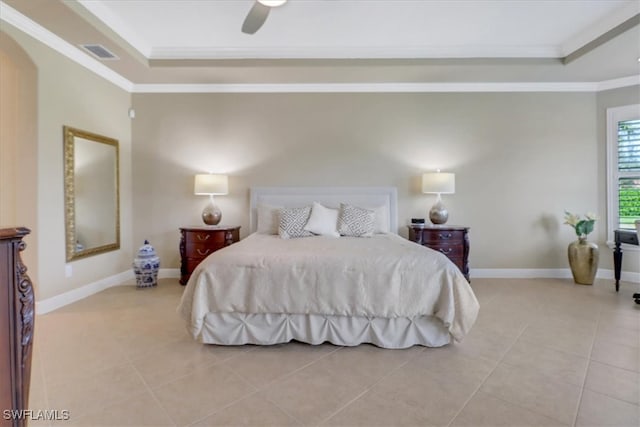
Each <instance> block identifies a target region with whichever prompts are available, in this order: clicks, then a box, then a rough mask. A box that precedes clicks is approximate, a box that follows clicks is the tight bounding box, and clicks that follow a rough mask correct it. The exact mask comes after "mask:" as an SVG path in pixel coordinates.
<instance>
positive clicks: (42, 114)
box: [2, 25, 133, 299]
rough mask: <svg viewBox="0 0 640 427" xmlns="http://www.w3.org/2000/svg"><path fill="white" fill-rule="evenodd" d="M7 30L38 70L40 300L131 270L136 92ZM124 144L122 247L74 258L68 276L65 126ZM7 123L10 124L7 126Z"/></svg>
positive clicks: (122, 145) (12, 29) (38, 283)
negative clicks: (133, 106)
mask: <svg viewBox="0 0 640 427" xmlns="http://www.w3.org/2000/svg"><path fill="white" fill-rule="evenodd" d="M3 30H4V31H5V32H6V33H7V34H8V35H9V36H10V37H12V38H13V39H14V40H16V41H17V43H18V44H19V45H20V46H21V47H22V48H23V49H24V50H25V51H26V52H27V53H28V54H29V56H30V57H31V59H32V60H33V62H34V63H35V65H36V67H37V69H38V112H37V114H38V143H37V149H38V151H37V165H38V198H37V217H38V224H37V230H38V233H37V236H36V238H37V241H38V259H39V262H38V267H39V274H38V277H37V278H34V277H32V279H34V281H35V282H37V286H38V294H37V298H38V299H43V298H49V297H52V296H55V295H58V294H61V293H64V292H67V291H70V290H72V289H74V288H77V287H80V286H83V285H86V284H88V283H92V282H94V281H97V280H100V279H104V278H105V277H109V276H112V275H114V274H117V273H121V272H123V271H126V270H128V269H129V268H130V265H131V260H132V258H133V254H132V249H131V239H130V236H131V217H132V210H131V123H130V119H129V118H128V115H127V111H128V108H129V106H130V101H131V95H130V94H129V93H127V92H125V91H123V90H122V89H120V88H118V87H116V86H114V85H113V84H111V83H109V82H107V81H105V80H104V79H102V78H101V77H98V76H97V75H96V74H94V73H92V72H91V71H88V70H86V69H85V68H83V67H81V66H79V65H78V64H76V63H74V62H72V61H71V60H69V59H67V58H66V57H63V56H62V55H60V54H58V53H56V52H55V51H53V50H52V49H49V48H48V47H46V46H44V45H43V44H41V43H39V42H37V41H35V40H33V39H32V38H30V37H29V36H27V35H25V34H24V33H22V32H20V31H17V30H15V29H14V28H13V27H11V26H9V25H4V26H3ZM63 125H69V126H73V127H76V128H79V129H83V130H87V131H90V132H94V133H98V134H101V135H105V136H108V137H111V138H115V139H118V140H119V142H120V182H121V194H120V197H121V203H122V207H121V211H120V215H121V233H122V237H123V239H122V245H121V249H120V250H118V251H113V252H109V253H107V254H102V255H96V256H92V257H89V258H86V259H82V260H78V261H74V262H72V263H71V264H72V267H73V276H72V277H70V278H66V277H65V231H64V230H65V227H64V197H63V196H64V192H63V155H62V153H63V142H62V126H63ZM2 126H4V124H2Z"/></svg>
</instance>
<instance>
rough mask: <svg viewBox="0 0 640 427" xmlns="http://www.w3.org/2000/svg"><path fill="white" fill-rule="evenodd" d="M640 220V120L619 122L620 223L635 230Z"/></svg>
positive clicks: (620, 226)
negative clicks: (637, 221)
mask: <svg viewBox="0 0 640 427" xmlns="http://www.w3.org/2000/svg"><path fill="white" fill-rule="evenodd" d="M637 219H640V120H625V121H621V122H618V222H619V224H618V225H619V228H627V229H633V228H635V225H634V223H635V220H637Z"/></svg>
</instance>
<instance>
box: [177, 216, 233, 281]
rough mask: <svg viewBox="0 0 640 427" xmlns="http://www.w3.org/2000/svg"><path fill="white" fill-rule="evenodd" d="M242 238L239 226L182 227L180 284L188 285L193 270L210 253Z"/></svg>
mask: <svg viewBox="0 0 640 427" xmlns="http://www.w3.org/2000/svg"><path fill="white" fill-rule="evenodd" d="M238 240H240V227H238V226H230V227H224V226H215V225H214V226H194V227H181V228H180V258H181V261H180V284H182V285H186V284H187V281H188V280H189V277H191V273H193V270H195V268H196V267H197V266H198V264H200V262H202V260H203V259H205V258H206V257H207V256H209V255H210V254H212V253H214V252H215V251H217V250H218V249H221V248H224V247H225V246H229V245H231V244H233V243H235V242H237V241H238Z"/></svg>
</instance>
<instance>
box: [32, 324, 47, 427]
mask: <svg viewBox="0 0 640 427" xmlns="http://www.w3.org/2000/svg"><path fill="white" fill-rule="evenodd" d="M32 339H33V340H34V341H32V343H31V345H32V346H33V345H34V344H35V335H34V337H33V338H32ZM41 346H42V344H40V345H39V346H38V350H37V351H38V365H39V370H40V381H42V388H43V390H42V392H43V393H44V404H45V405H46V408H51V404H50V403H49V390H48V385H47V379H46V376H45V374H44V361H43V360H42V354H41V352H40V347H41ZM33 350H34V347H31V351H32V353H31V359H32V360H33ZM29 390H30V393H31V382H29ZM29 409H31V402H29ZM47 425H48V426H49V427H51V420H47Z"/></svg>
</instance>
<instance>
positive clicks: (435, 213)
mask: <svg viewBox="0 0 640 427" xmlns="http://www.w3.org/2000/svg"><path fill="white" fill-rule="evenodd" d="M429 219H430V220H431V222H432V223H433V224H436V225H442V224H444V223H446V222H447V220H448V219H449V211H448V210H447V208H446V207H445V205H444V204H443V203H442V199H440V195H438V200H437V201H436V203H435V205H433V206H432V207H431V210H429Z"/></svg>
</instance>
